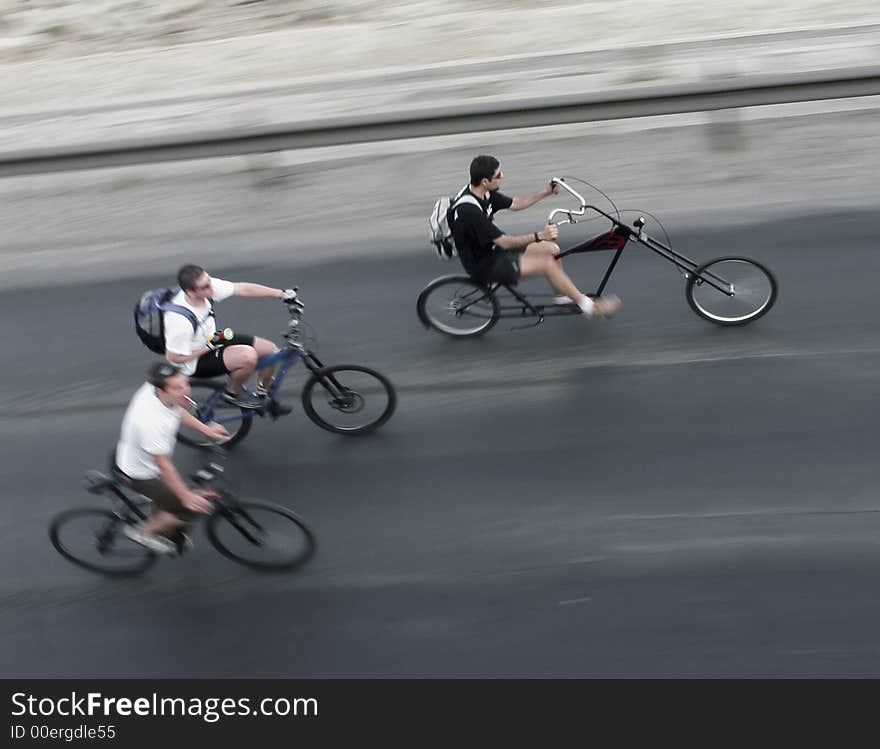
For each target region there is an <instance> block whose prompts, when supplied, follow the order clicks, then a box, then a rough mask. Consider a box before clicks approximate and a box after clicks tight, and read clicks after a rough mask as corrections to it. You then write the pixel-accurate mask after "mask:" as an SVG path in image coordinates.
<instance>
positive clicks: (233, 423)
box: [177, 382, 254, 448]
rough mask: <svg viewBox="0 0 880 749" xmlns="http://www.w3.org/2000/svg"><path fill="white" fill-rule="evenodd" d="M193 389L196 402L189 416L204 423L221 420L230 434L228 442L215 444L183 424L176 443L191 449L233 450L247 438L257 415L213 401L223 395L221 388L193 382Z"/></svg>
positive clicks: (250, 411) (220, 386)
mask: <svg viewBox="0 0 880 749" xmlns="http://www.w3.org/2000/svg"><path fill="white" fill-rule="evenodd" d="M190 387H191V388H192V396H191V397H192V399H193V401H195V405H194V406H193V407H192V408H191V409H190V413H191V414H192V415H193V416H195V417H196V418H197V419H198V420H199V421H201V422H202V423H210V422H212V421H217V420H218V419H220V420H221V423H222V424H223V426H225V427H226V431H227V432H229V439H227V440H224V441H222V442H214V441H213V440H209V439H208V438H207V437H205V435H203V434H202V433H201V432H197V431H196V430H195V429H190V428H189V427H185V426H183V425H182V424H181V426H180V429H179V430H178V432H177V439H179V440H180V441H181V442H183V443H184V444H185V445H190V446H191V447H211V446H213V445H218V444H219V445H222V446H223V447H225V448H231V447H232V446H234V445H237V444H238V443H239V442H241V441H242V440H243V439H244V438H245V437H247V434H248V432H250V430H251V424H252V423H253V419H254V412H253V411H252V410H251V409H247V408H238V407H237V406H233V405H231V404H228V403H225V402H224V401H221V400H220V399H219V398H211V396H212V395H214V394H215V393H221V392H222V390H223V386H222V385H214V384H211V383H209V382H191V383H190ZM209 399H211V404H209V403H208V400H209ZM239 412H240V413H239ZM224 417H226V418H224ZM229 417H233V418H229ZM227 419H228V420H227Z"/></svg>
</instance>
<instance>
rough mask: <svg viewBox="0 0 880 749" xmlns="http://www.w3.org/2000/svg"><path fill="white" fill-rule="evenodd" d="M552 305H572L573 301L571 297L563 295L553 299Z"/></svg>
mask: <svg viewBox="0 0 880 749" xmlns="http://www.w3.org/2000/svg"><path fill="white" fill-rule="evenodd" d="M553 304H559V305H563V304H574V299H572V298H571V297H568V296H564V295H562V294H560V295H559V296H555V297H553Z"/></svg>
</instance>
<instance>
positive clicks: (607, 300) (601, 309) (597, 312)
mask: <svg viewBox="0 0 880 749" xmlns="http://www.w3.org/2000/svg"><path fill="white" fill-rule="evenodd" d="M619 309H620V298H619V297H616V296H614V295H613V294H612V295H611V296H600V297H596V298H595V299H594V300H593V309H591V310H590V311H589V312H584V316H585V317H587V318H588V319H590V320H594V319H596V318H599V317H608V316H609V315H613V314H614V313H615V312H617V310H619Z"/></svg>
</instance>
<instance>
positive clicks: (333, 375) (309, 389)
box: [301, 364, 397, 435]
mask: <svg viewBox="0 0 880 749" xmlns="http://www.w3.org/2000/svg"><path fill="white" fill-rule="evenodd" d="M342 372H349V373H351V372H360V373H362V374H366V375H367V376H368V377H371V378H373V379H374V380H375V381H376V382H378V383H379V385H381V388H382V390H383V392H384V393H385V395H386V397H387V403H386V404H385V406H384V408H383V410H382V413H381V414H380V415H379V416H378V417H376V418H374V419H371V420H370V421H368V422H367V423H366V424H362V425H360V426H356V427H347V426H340V425H339V424H334V423H332V422H331V421H328V420H327V419H325V418H324V417H322V416H321V415H320V414H319V413H318V412H317V409H316V408H315V405H314V403H313V401H312V394H313V392H315V386H316V385H319V384H320V385H321V386H322V387H323V388H324V391H325V392H326V393H328V394H329V395H330V398H329V399H328V404H329V405H330V406H331V408H332V409H333V410H336V411H337V412H339V413H358V411H356V410H354V407H355V406H357V405H360V406H361V408H362V407H363V406H364V405H366V399H365V398H364V397H363V395H361V392H359V391H357V390H356V389H354V388H351V389H350V390H348V388H346V383H345V382H341V383H340V382H339V377H340V373H342ZM328 378H330V380H331V382H330V384H331V385H333V387H337V386H339V385H341V386H342V388H344V389H347V390H348V393H347V394H348V395H353V398H351V399H350V400H347V399H345V398H343V399H339V398H337V397H336V396H335V395H334V394H333V393H332V392H331V390H330V388H329V387H328V386H327V384H325V383H326V382H327V380H328ZM301 398H302V405H303V410H304V411H305V412H306V416H308V417H309V419H311V420H312V422H313V423H314V424H317V425H318V426H319V427H321V428H322V429H326V430H327V431H328V432H334V433H335V434H345V435H356V434H369V433H370V432H374V431H375V430H376V429H378V428H379V427H380V426H382V425H383V424H384V423H385V422H386V421H388V419H390V418H391V416H392V415H393V414H394V409H395V408H396V406H397V393H396V391H395V390H394V386H393V385H392V384H391V381H390V380H389V379H388V378H387V377H386V376H385V375H383V374H381V373H380V372H377V371H376V370H375V369H370V368H369V367H363V366H361V365H359V364H334V365H333V366H331V367H322V368H321V369H319V370H317V371H316V372H313V373H312V376H311V377H309V379H308V380H307V381H306V384H305V385H304V386H303V389H302V394H301ZM355 398H357V399H360V400H359V401H358V400H355Z"/></svg>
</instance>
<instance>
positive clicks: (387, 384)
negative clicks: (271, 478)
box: [177, 298, 397, 448]
mask: <svg viewBox="0 0 880 749" xmlns="http://www.w3.org/2000/svg"><path fill="white" fill-rule="evenodd" d="M286 306H287V309H288V312H289V315H290V319H289V320H288V323H287V328H286V330H285V331H284V334H283V337H284V341H285V345H284V346H283V347H281V348H279V349H278V350H277V351H275V352H273V353H271V354H268V355H266V356H262V357H260V358H259V359H258V360H257V365H256V371H260V370H261V369H263V368H265V367H270V366H276V365H277V367H278V369H277V371H276V373H275V377H274V378H273V380H272V383H271V385H270V386H269V388H268V393H267V395H266V396H265V397H262V398H258V397H257V395H256V393H250V395H251V396H252V397H253V400H254V402H255V403H256V404H258V405H255V406H254V407H241V406H237V405H233V404H230V403H228V402H226V400H225V399H224V397H223V391H224V389H225V378H214V379H196V378H191V379H190V386H191V388H192V396H193V397H192V413H193V415H194V416H195V417H196V418H197V419H198V420H199V421H201V422H203V423H210V422H216V423H218V424H223V426H224V427H226V430H227V431H228V432H229V437H228V439H226V440H224V441H223V443H222V444H223V446H224V447H226V448H231V447H232V446H234V445H236V444H238V443H239V442H241V441H242V440H243V439H244V438H245V437H246V436H247V435H248V433H249V432H250V430H251V426H252V425H253V423H254V419H255V418H262V417H265V416H269V417H270V418H271V419H273V420H276V419H278V418H280V417H281V416H283V414H282V413H281V412H280V411H279V409H278V403H277V401H276V396H277V394H278V391H279V389H280V388H281V385H282V383H283V382H284V377H285V375H286V374H287V373H288V372H289V371H290V369H291V367H293V365H294V364H296V362H297V361H302V362H303V364H304V365H305V367H306V369H308V370H309V372H311V376H310V377H309V379H308V380H306V383H305V385H304V386H303V389H302V393H301V401H302V405H303V410H304V411H305V413H306V416H308V417H309V419H311V421H312V422H314V423H315V424H317V425H318V426H319V427H321V428H322V429H326V430H328V431H330V432H334V433H336V434H344V435H358V434H368V433H370V432H373V431H375V430H376V429H378V428H379V427H380V426H382V425H383V424H384V423H385V422H387V421H388V419H390V418H391V416H392V414H393V413H394V409H395V407H396V405H397V394H396V392H395V389H394V386H393V385H392V384H391V381H390V380H389V379H388V378H387V377H386V376H385V375H383V374H381V373H380V372H377V371H376V370H374V369H370V368H369V367H364V366H361V365H359V364H335V365H333V366H329V367H328V366H324V364H323V363H322V362H321V360H320V359H318V357H317V356H316V355H315V352H314V351H312V350H311V348H309V347H307V346H306V345H305V344H304V343H303V340H302V339H303V337H304V336H303V335H302V332H301V331H302V327H303V326H302V324H301V323H302V313H303V310H304V309H305V305H304V304H303V303H302V301H301V300H300V299H299V298H297V299H294V300H292V301H290V302H287V303H286ZM244 392H245V393H247V392H248V391H247V390H245V391H244ZM177 437H178V439H179V440H180V441H181V442H183V443H184V444H188V445H192V446H196V447H208V446H210V445H211V444H213V443H212V442H211V441H210V440H209V439H208V438H207V437H205V436H204V435H202V434H201V433H199V432H196V431H195V430H190V429H187V428H186V427H181V429H180V431H179V432H178V435H177Z"/></svg>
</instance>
